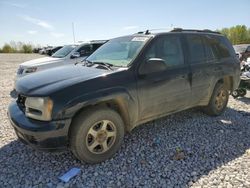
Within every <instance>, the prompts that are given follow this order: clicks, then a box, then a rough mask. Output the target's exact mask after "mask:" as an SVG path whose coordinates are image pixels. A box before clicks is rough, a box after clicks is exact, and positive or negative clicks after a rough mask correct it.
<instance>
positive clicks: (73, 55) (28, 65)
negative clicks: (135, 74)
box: [16, 40, 106, 80]
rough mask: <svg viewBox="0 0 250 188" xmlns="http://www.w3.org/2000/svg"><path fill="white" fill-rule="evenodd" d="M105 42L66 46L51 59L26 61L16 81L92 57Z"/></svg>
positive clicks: (19, 70)
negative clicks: (35, 73)
mask: <svg viewBox="0 0 250 188" xmlns="http://www.w3.org/2000/svg"><path fill="white" fill-rule="evenodd" d="M105 42H106V41H104V40H101V41H98V40H96V41H91V42H87V43H83V44H81V45H65V46H64V47H63V48H61V49H60V50H58V51H56V52H55V53H54V54H53V55H52V56H51V57H43V58H39V59H34V60H30V61H26V62H24V63H22V64H20V66H19V68H18V70H17V74H16V80H18V79H19V78H21V77H23V76H26V75H28V74H31V73H34V72H38V71H43V70H46V69H49V68H52V67H58V66H63V65H68V64H74V63H76V62H77V61H81V60H82V59H84V58H86V57H88V56H89V55H91V54H92V53H93V52H94V51H95V50H97V49H98V48H99V47H100V46H101V45H103V44H104V43H105Z"/></svg>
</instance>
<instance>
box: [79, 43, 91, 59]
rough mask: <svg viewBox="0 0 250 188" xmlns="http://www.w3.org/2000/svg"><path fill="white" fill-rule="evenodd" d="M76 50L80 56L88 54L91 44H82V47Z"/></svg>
mask: <svg viewBox="0 0 250 188" xmlns="http://www.w3.org/2000/svg"><path fill="white" fill-rule="evenodd" d="M77 52H79V53H80V56H81V57H82V56H88V55H90V54H91V53H92V45H91V44H89V45H84V46H82V47H80V48H79V49H78V50H77Z"/></svg>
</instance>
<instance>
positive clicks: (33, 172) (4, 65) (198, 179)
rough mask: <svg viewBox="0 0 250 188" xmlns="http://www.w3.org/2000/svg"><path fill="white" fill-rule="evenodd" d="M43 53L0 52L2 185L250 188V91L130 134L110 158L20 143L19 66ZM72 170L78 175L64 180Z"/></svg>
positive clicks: (151, 124)
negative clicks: (216, 111)
mask: <svg viewBox="0 0 250 188" xmlns="http://www.w3.org/2000/svg"><path fill="white" fill-rule="evenodd" d="M37 57H40V56H39V55H34V54H31V55H25V54H12V55H6V54H0V65H1V69H0V78H1V79H0V98H1V106H0V119H1V120H0V187H140V186H143V187H209V188H211V187H237V188H238V187H250V170H249V169H250V140H249V138H250V94H249V93H248V95H247V97H246V98H239V99H237V100H235V99H233V98H230V101H229V105H228V108H227V110H226V112H225V113H224V114H223V115H222V116H220V117H209V116H206V115H204V114H203V113H201V112H199V111H198V110H194V109H192V110H188V111H185V112H181V113H177V114H175V115H171V116H168V117H166V118H162V119H159V120H156V121H153V122H150V123H147V124H145V125H143V126H140V127H138V128H136V129H135V130H133V131H132V132H131V133H130V134H127V135H126V137H125V140H124V144H123V145H122V148H121V149H120V151H119V152H118V153H117V154H116V155H115V157H114V158H113V159H111V160H108V161H106V162H103V163H101V164H96V165H88V164H84V163H80V162H79V161H77V160H76V159H75V158H74V156H73V155H72V154H71V153H70V152H69V151H66V152H63V153H43V152H39V151H35V150H33V149H31V148H30V147H28V146H26V145H23V144H22V143H21V142H19V141H18V140H17V138H16V136H15V134H14V131H13V129H12V128H11V125H10V123H9V121H8V118H7V115H6V110H7V106H8V104H9V102H10V101H11V100H12V99H11V97H10V91H11V90H12V88H13V78H14V75H15V72H16V69H17V67H18V64H19V63H21V62H23V61H25V60H29V59H33V58H37ZM72 167H79V168H80V169H81V173H80V174H79V175H78V176H76V177H75V178H73V179H72V180H70V182H69V183H66V184H65V183H62V182H60V180H58V177H59V176H61V175H63V174H64V173H65V172H67V171H68V170H69V169H71V168H72Z"/></svg>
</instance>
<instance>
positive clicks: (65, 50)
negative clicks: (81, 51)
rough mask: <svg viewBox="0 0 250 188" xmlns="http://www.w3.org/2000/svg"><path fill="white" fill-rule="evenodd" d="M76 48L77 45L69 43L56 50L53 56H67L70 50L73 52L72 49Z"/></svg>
mask: <svg viewBox="0 0 250 188" xmlns="http://www.w3.org/2000/svg"><path fill="white" fill-rule="evenodd" d="M75 48H76V46H75V45H67V46H64V47H62V48H61V49H60V50H58V51H56V53H54V54H53V55H52V57H57V58H63V57H66V56H67V55H68V54H69V53H70V52H72V50H74V49H75Z"/></svg>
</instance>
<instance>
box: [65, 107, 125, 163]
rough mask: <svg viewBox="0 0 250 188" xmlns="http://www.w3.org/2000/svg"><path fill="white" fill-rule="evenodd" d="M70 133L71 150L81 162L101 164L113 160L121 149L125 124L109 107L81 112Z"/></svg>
mask: <svg viewBox="0 0 250 188" xmlns="http://www.w3.org/2000/svg"><path fill="white" fill-rule="evenodd" d="M71 126H73V127H72V130H71V131H70V149H71V151H72V152H73V154H74V155H75V156H76V157H77V158H78V159H79V160H81V161H84V162H87V163H99V162H102V161H105V160H107V159H109V158H111V157H112V156H113V155H114V154H115V153H116V152H117V150H118V149H119V148H120V146H121V143H122V141H123V137H124V123H123V121H122V118H121V117H120V115H119V114H118V113H117V112H116V111H114V110H112V109H109V108H107V107H104V108H93V109H92V110H87V111H83V112H81V113H80V114H79V115H78V116H77V117H76V119H75V120H74V122H73V124H72V125H71Z"/></svg>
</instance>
